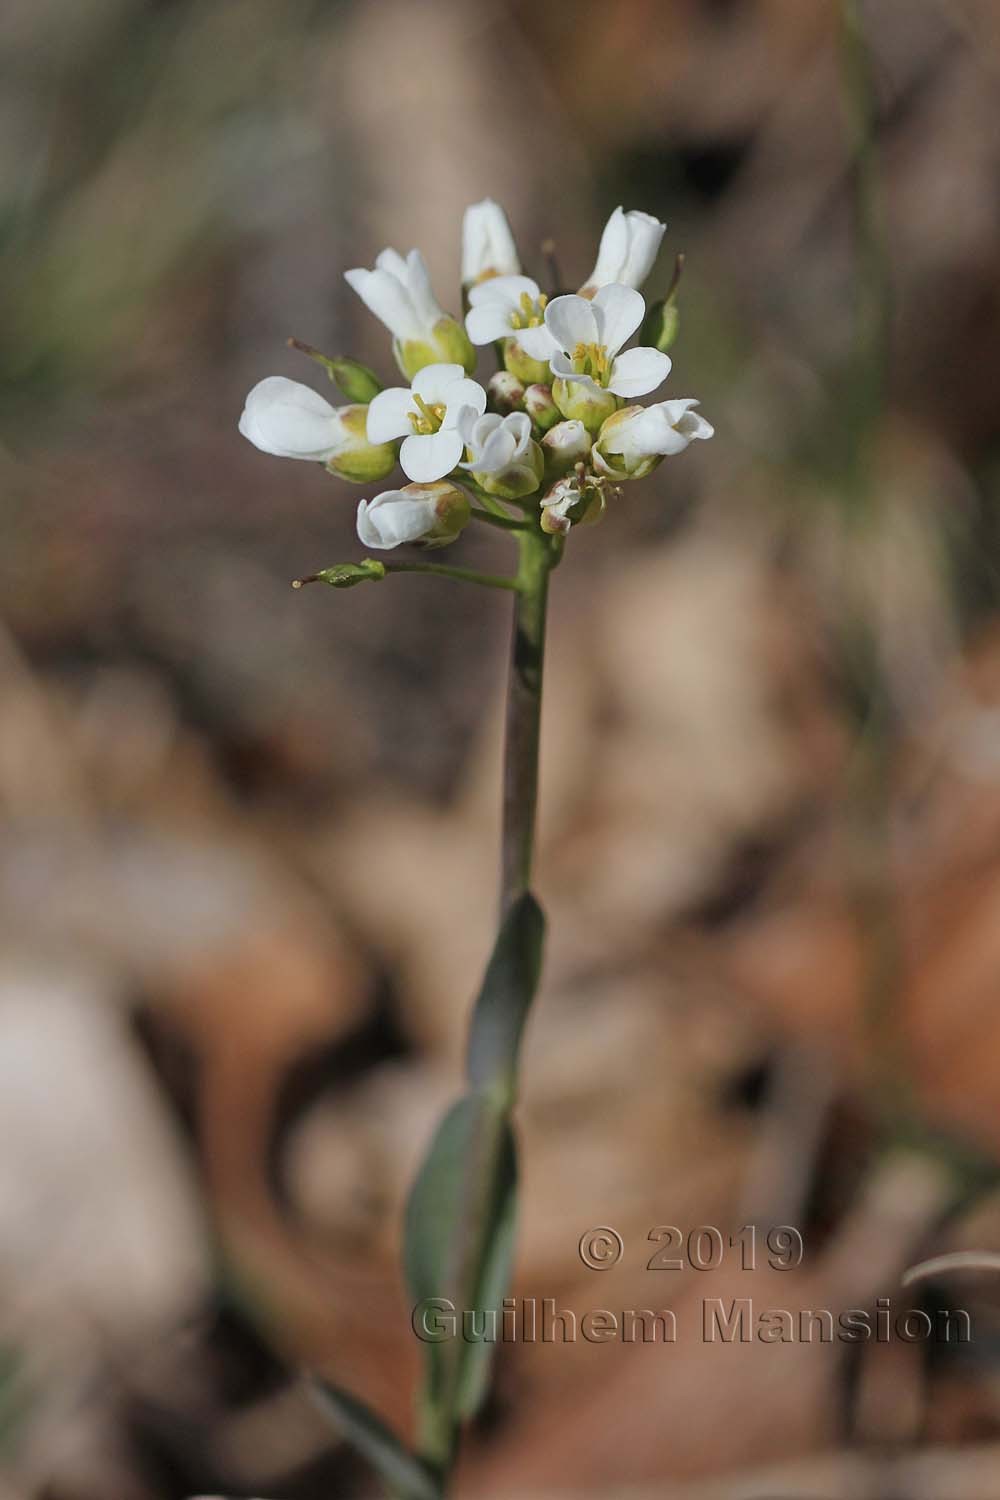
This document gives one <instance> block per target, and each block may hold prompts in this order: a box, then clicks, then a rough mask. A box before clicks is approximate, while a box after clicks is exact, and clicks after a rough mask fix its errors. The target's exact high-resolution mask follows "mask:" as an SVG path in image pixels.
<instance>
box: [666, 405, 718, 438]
mask: <svg viewBox="0 0 1000 1500" xmlns="http://www.w3.org/2000/svg"><path fill="white" fill-rule="evenodd" d="M697 405H698V402H697V401H696V400H695V399H694V397H693V396H679V397H677V398H675V400H673V401H661V402H660V404H659V407H658V408H653V410H662V411H663V412H664V413H665V414H666V417H667V420H668V421H669V423H670V425H671V427H674V428H676V430H677V431H678V432H679V433H681V435H682V436H683V437H685V438H686V439H687V441H688V442H689V443H690V442H693V441H694V440H695V439H696V438H710V437H714V436H715V428H714V427H713V426H712V424H711V422H707V421H706V420H705V418H704V417H703V416H702V415H701V413H700V412H697V411H694V410H693V408H694V407H696V406H697Z"/></svg>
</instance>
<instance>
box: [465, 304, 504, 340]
mask: <svg viewBox="0 0 1000 1500" xmlns="http://www.w3.org/2000/svg"><path fill="white" fill-rule="evenodd" d="M512 311H513V310H512V308H511V307H510V306H509V305H508V304H507V303H506V302H484V303H482V304H481V306H479V307H470V308H469V311H468V312H467V313H466V315H465V331H466V333H467V334H468V335H469V338H470V339H471V340H472V342H473V343H474V344H492V343H493V342H494V341H495V340H496V339H507V338H510V336H511V333H512V331H513V330H512V329H511V326H510V320H511V314H512Z"/></svg>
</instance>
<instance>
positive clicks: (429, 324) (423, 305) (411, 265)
mask: <svg viewBox="0 0 1000 1500" xmlns="http://www.w3.org/2000/svg"><path fill="white" fill-rule="evenodd" d="M406 272H407V282H406V284H407V287H408V288H409V292H410V297H411V299H412V301H413V306H414V309H415V310H416V314H417V317H418V318H419V319H420V321H421V323H422V324H423V325H424V327H425V329H427V331H428V332H429V331H430V330H431V329H432V328H433V327H434V324H435V323H436V322H437V321H438V319H439V318H443V317H444V311H443V309H442V308H441V307H440V306H439V304H438V300H437V298H436V297H435V295H434V293H433V291H432V290H431V278H430V274H429V272H428V270H427V264H426V262H425V260H424V257H423V256H422V255H421V253H420V251H419V250H411V251H410V253H409V255H408V256H407V257H406Z"/></svg>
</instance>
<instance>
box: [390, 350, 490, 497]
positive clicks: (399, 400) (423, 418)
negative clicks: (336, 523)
mask: <svg viewBox="0 0 1000 1500" xmlns="http://www.w3.org/2000/svg"><path fill="white" fill-rule="evenodd" d="M463 407H471V408H472V410H473V411H474V412H475V413H476V414H477V415H480V414H481V413H482V412H484V411H485V410H486V392H485V391H484V390H483V388H482V386H481V385H477V384H476V382H475V381H474V380H469V379H468V378H467V377H466V376H465V374H464V372H463V369H462V366H461V365H426V366H425V367H424V368H423V369H422V370H420V371H419V372H418V373H417V374H416V375H415V376H414V377H413V384H412V386H411V387H410V389H409V390H407V389H406V388H405V387H403V386H392V387H390V389H389V390H386V391H379V393H378V395H377V396H375V397H374V398H373V400H372V403H371V405H370V406H369V408H368V441H369V442H370V443H389V442H392V441H393V439H395V438H401V437H404V436H405V438H406V441H405V442H404V443H403V446H402V448H401V449H400V451H399V461H400V463H401V464H402V466H403V469H404V472H405V473H406V475H407V477H408V478H409V479H416V480H420V481H423V482H431V481H433V480H435V479H442V478H443V477H444V476H445V474H450V473H451V471H452V469H453V468H454V467H455V465H456V464H457V463H458V462H459V460H460V459H461V457H462V450H463V447H464V444H463V442H462V437H461V434H460V433H459V431H458V417H459V413H460V412H461V410H462V408H463ZM373 503H374V502H373Z"/></svg>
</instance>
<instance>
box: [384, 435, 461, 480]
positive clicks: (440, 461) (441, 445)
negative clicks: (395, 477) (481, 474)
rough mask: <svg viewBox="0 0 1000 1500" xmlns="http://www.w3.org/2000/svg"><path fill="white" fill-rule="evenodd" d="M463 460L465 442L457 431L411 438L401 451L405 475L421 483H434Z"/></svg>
mask: <svg viewBox="0 0 1000 1500" xmlns="http://www.w3.org/2000/svg"><path fill="white" fill-rule="evenodd" d="M461 457H462V439H461V436H460V435H459V434H458V433H457V432H455V431H454V430H443V431H441V432H433V433H428V434H426V435H421V436H414V437H408V438H407V439H406V441H405V442H404V444H403V446H402V448H401V449H400V450H399V461H400V463H401V464H402V466H403V472H404V474H406V475H407V477H408V478H409V479H413V480H415V481H416V482H417V483H418V484H432V483H433V482H434V480H435V479H443V478H444V476H445V475H446V474H450V473H451V471H452V469H454V468H455V466H456V464H458V463H459V461H460V460H461Z"/></svg>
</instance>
